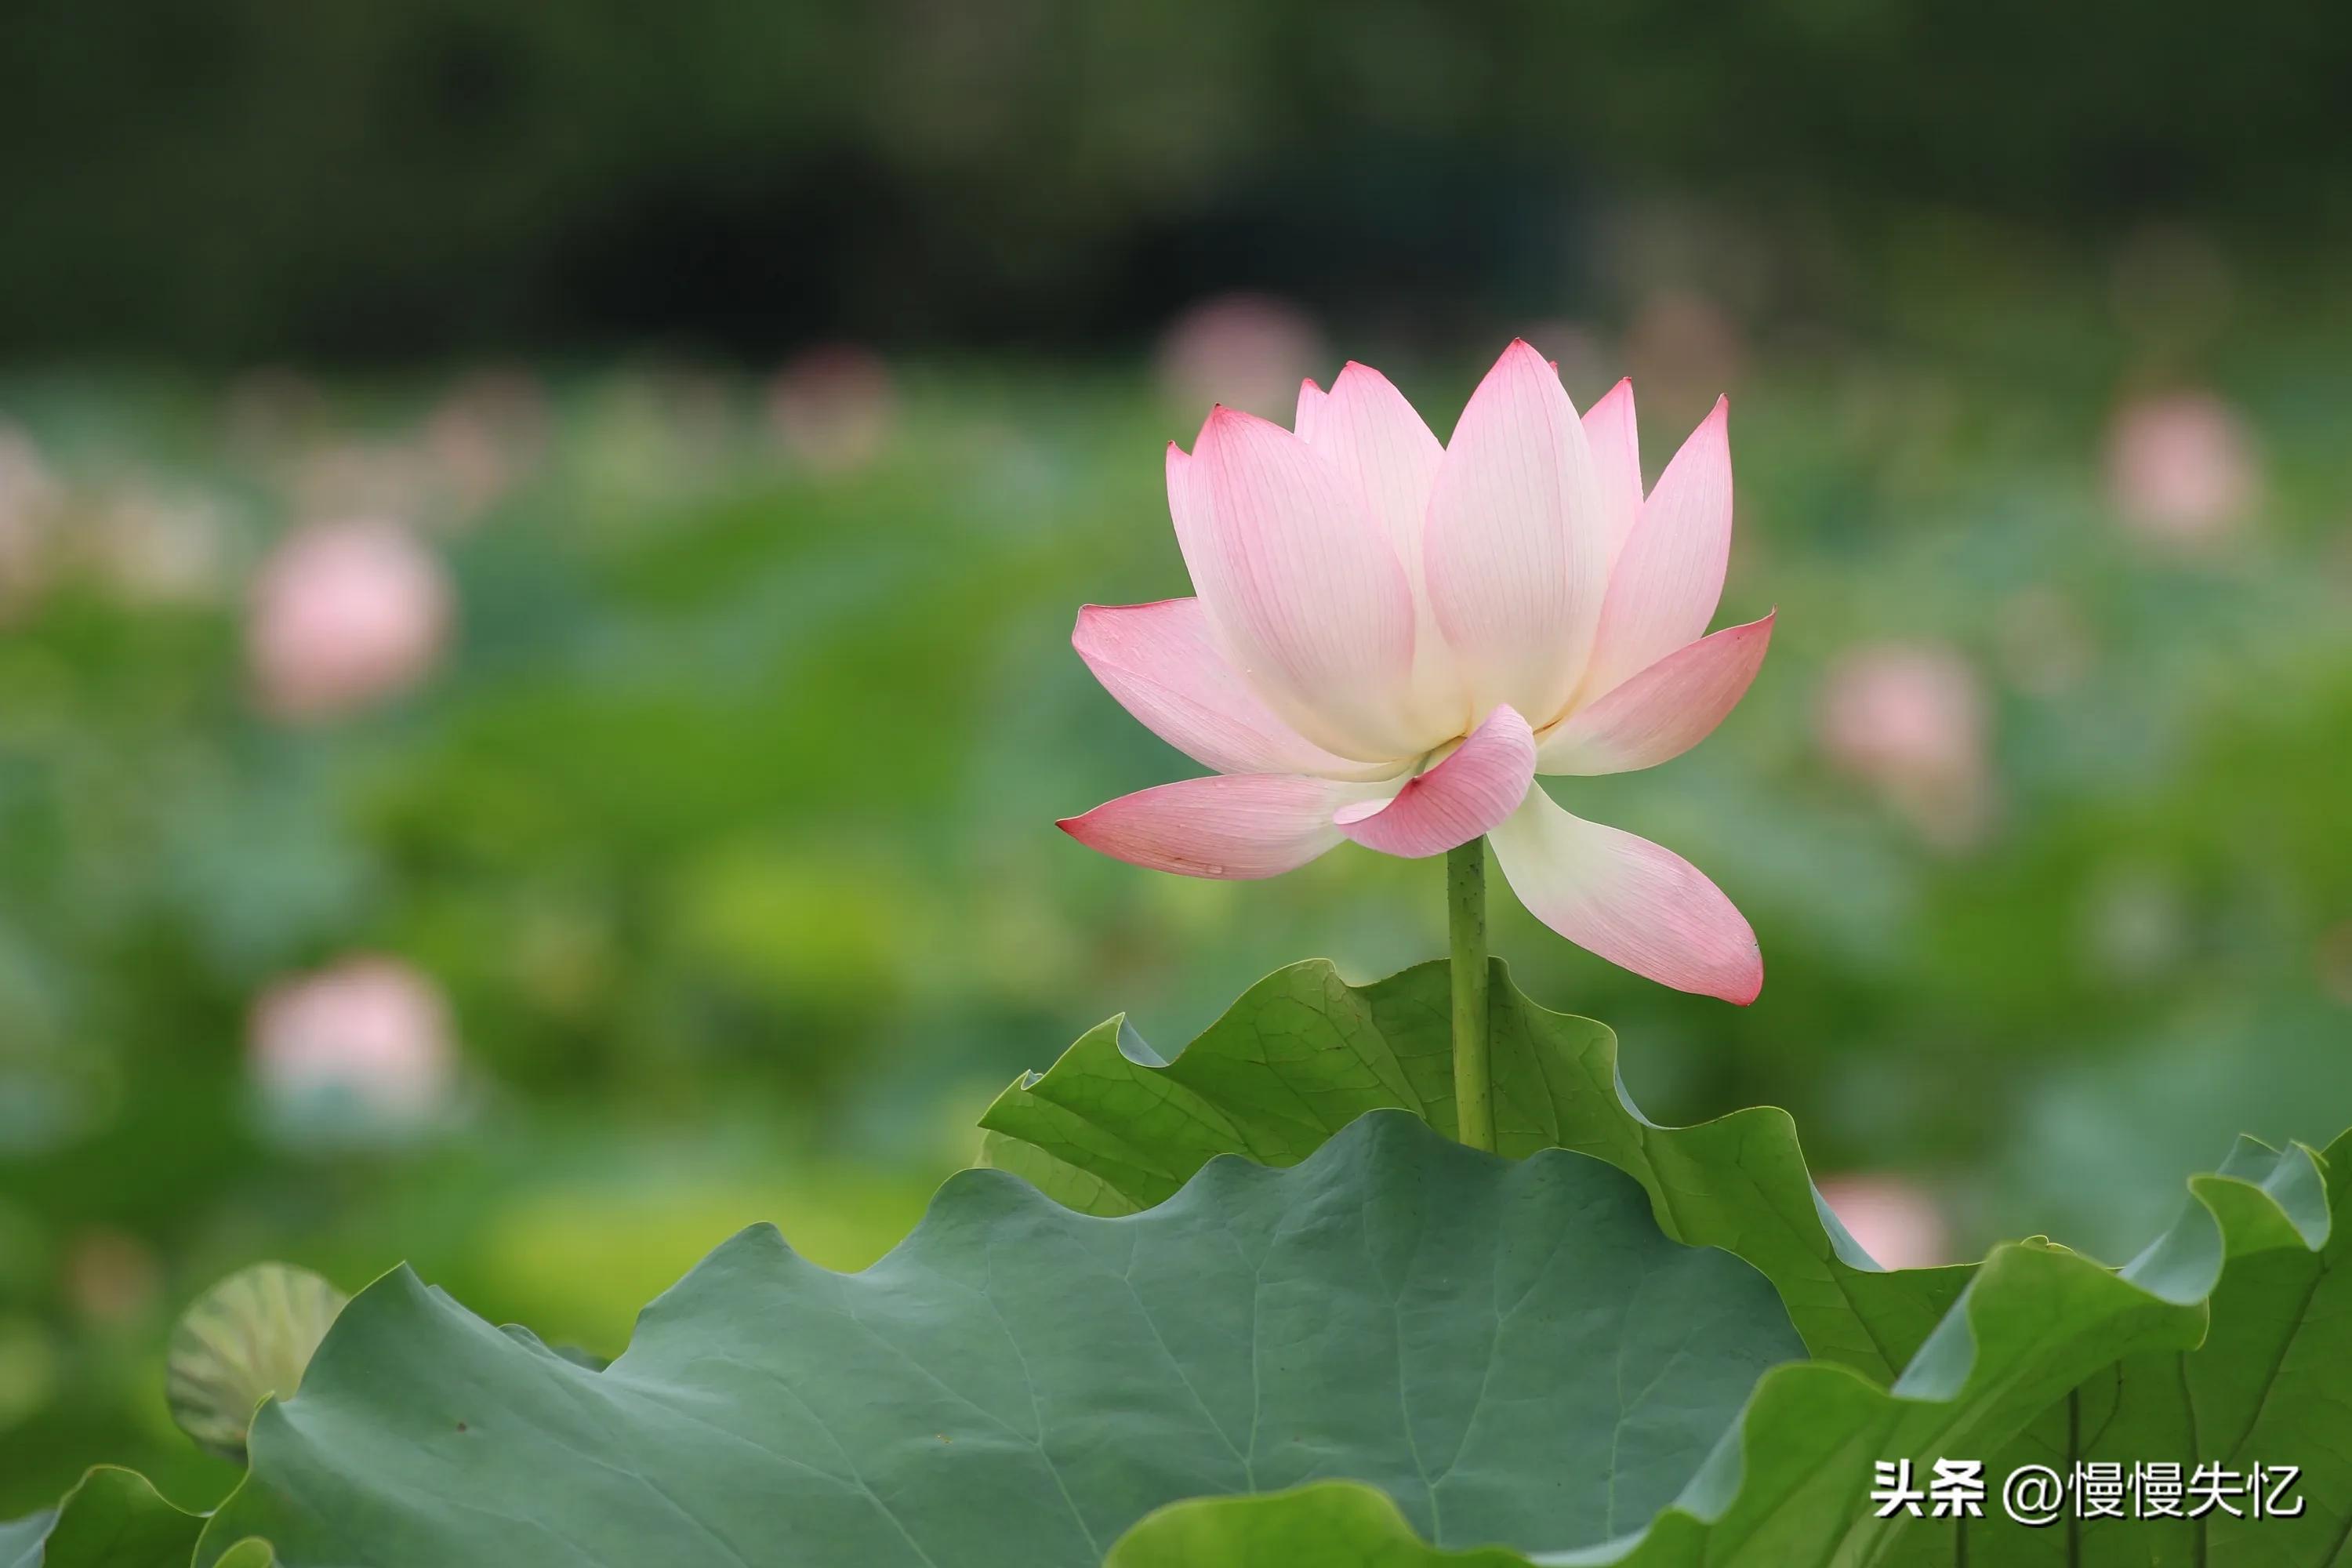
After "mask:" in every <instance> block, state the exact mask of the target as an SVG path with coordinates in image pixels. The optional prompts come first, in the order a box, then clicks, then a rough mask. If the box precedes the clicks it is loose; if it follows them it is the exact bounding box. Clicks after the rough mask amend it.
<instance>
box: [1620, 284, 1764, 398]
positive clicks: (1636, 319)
mask: <svg viewBox="0 0 2352 1568" xmlns="http://www.w3.org/2000/svg"><path fill="white" fill-rule="evenodd" d="M1624 353H1625V363H1626V365H1627V366H1628V367H1629V368H1630V369H1631V370H1632V372H1633V377H1634V379H1635V380H1637V381H1639V382H1640V383H1641V384H1643V386H1646V387H1650V388H1652V389H1654V391H1655V392H1656V393H1657V395H1658V397H1659V401H1660V402H1662V403H1664V405H1665V406H1667V407H1669V408H1684V407H1694V408H1695V407H1696V406H1698V405H1700V404H1702V403H1704V402H1705V401H1706V399H1708V398H1710V397H1713V396H1714V395H1716V394H1717V393H1718V392H1720V391H1721V390H1722V389H1723V388H1725V387H1727V386H1734V385H1737V384H1738V381H1739V376H1740V372H1741V370H1742V369H1743V368H1744V366H1745V365H1746V363H1747V359H1748V349H1747V343H1746V341H1745V339H1744V337H1743V336H1742V334H1741V332H1740V331H1739V324H1738V322H1737V321H1733V320H1732V319H1731V317H1730V315H1729V314H1728V313H1727V312H1726V311H1725V310H1724V309H1723V307H1722V306H1720V305H1718V304H1717V303H1716V302H1715V301H1714V300H1710V299H1708V298H1707V297H1706V295H1704V294H1701V293H1698V292H1696V290H1693V289H1657V290H1655V291H1654V292H1653V293H1651V294H1650V295H1648V296H1647V297H1646V298H1644V299H1643V300H1642V303H1641V305H1640V306H1639V308H1637V309H1636V310H1634V312H1633V321H1631V322H1630V323H1628V325H1627V326H1626V329H1625V344H1624Z"/></svg>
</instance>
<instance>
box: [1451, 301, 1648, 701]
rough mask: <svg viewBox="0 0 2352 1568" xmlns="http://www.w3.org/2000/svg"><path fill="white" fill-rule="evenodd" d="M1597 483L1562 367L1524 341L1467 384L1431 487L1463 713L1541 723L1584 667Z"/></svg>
mask: <svg viewBox="0 0 2352 1568" xmlns="http://www.w3.org/2000/svg"><path fill="white" fill-rule="evenodd" d="M1601 510H1602V508H1601V494H1600V485H1599V481H1598V479H1596V477H1595V475H1594V472H1593V465H1592V455H1591V451H1590V450H1589V449H1588V448H1587V447H1586V444H1585V436H1584V426H1582V425H1581V424H1580V422H1579V421H1578V419H1577V417H1576V410H1575V408H1574V407H1573V406H1572V405H1570V403H1569V401H1568V394H1567V393H1566V392H1564V391H1562V390H1561V388H1560V384H1559V376H1558V375H1557V374H1554V373H1553V371H1552V369H1551V367H1550V366H1549V365H1548V364H1547V363H1545V362H1544V358H1543V356H1542V355H1541V354H1539V353H1537V352H1536V351H1535V350H1533V349H1531V348H1529V347H1528V345H1527V344H1526V343H1524V342H1515V343H1513V344H1512V345H1511V346H1510V347H1509V348H1507V349H1506V350H1504V351H1503V357H1502V358H1501V359H1499V360H1497V361H1496V363H1495V367H1494V369H1492V370H1490V371H1488V372H1487V373H1486V380H1484V381H1482V382H1480V383H1479V384H1478V390H1477V391H1476V392H1475V393H1474V394H1472V395H1471V398H1470V405H1469V406H1468V407H1467V408H1465V409H1464V410H1463V413H1462V421H1461V423H1460V424H1459V425H1457V426H1454V440H1453V442H1452V444H1451V445H1449V446H1448V447H1446V449H1445V460H1444V462H1443V463H1442V464H1441V465H1440V466H1439V468H1438V470H1437V482H1436V485H1435V487H1434V488H1433V490H1432V492H1431V495H1430V502H1429V518H1428V523H1427V538H1426V542H1425V546H1424V560H1425V563H1426V568H1427V572H1428V582H1429V599H1430V605H1431V606H1432V608H1433V609H1434V610H1435V612H1436V616H1437V625H1438V627H1439V629H1440V630H1441V631H1442V632H1443V633H1444V637H1445V640H1446V642H1447V643H1448V644H1449V645H1450V646H1451V647H1453V649H1454V656H1455V658H1456V660H1457V662H1458V663H1459V664H1460V666H1461V669H1462V675H1463V679H1464V683H1465V687H1466V688H1467V690H1466V692H1465V697H1466V699H1467V700H1466V702H1465V709H1466V710H1467V711H1466V712H1465V715H1464V718H1465V722H1466V721H1467V719H1468V717H1469V716H1470V715H1472V714H1475V713H1480V712H1484V711H1486V710H1489V709H1491V708H1493V707H1494V706H1496V704H1498V703H1508V704H1509V705H1510V706H1512V707H1514V708H1516V709H1517V710H1519V711H1520V712H1522V713H1525V714H1528V715H1529V716H1530V717H1531V718H1532V719H1533V720H1534V721H1535V722H1538V723H1549V722H1550V721H1551V720H1552V719H1553V718H1554V717H1556V716H1557V715H1558V714H1559V710H1561V709H1562V708H1563V707H1564V706H1566V704H1567V702H1568V700H1569V697H1570V694H1571V693H1572V692H1573V691H1574V690H1575V689H1576V683H1577V680H1578V678H1579V677H1580V676H1581V675H1582V674H1583V671H1584V665H1585V661H1586V658H1588V657H1589V655H1590V653H1591V647H1592V637H1593V631H1594V628H1595V626H1597V625H1598V623H1599V621H1600V616H1601V591H1602V587H1603V584H1604V581H1605V561H1606V557H1605V555H1604V553H1603V544H1602V538H1603V528H1602V523H1601Z"/></svg>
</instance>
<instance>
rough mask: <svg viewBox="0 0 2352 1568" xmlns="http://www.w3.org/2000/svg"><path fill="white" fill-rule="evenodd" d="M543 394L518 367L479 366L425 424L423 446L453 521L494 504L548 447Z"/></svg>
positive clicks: (528, 375)
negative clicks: (489, 367) (483, 369)
mask: <svg viewBox="0 0 2352 1568" xmlns="http://www.w3.org/2000/svg"><path fill="white" fill-rule="evenodd" d="M547 437H548V411H547V394H546V392H545V390H544V389H542V388H541V385H540V384H539V380H538V378H537V377H536V376H533V375H531V374H530V373H529V372H527V371H520V370H489V371H478V372H476V373H475V374H472V375H469V376H467V377H466V378H465V379H464V380H463V381H461V382H459V383H458V384H457V386H456V388H454V389H453V390H452V391H451V392H450V394H449V395H448V396H447V397H446V398H445V399H443V400H442V403H441V405H440V406H439V407H437V408H436V409H435V410H434V411H433V413H432V415H431V416H430V417H429V418H427V419H426V421H425V443H424V444H425V453H426V455H427V457H428V458H429V460H430V462H431V464H432V468H433V473H434V477H435V479H436V481H437V482H438V484H439V485H440V487H441V489H443V490H444V491H445V492H446V495H447V498H448V500H449V503H450V506H451V508H452V513H453V518H454V520H455V521H459V522H464V521H470V520H471V519H472V518H473V517H474V516H475V515H477V514H478V513H479V512H480V511H482V510H483V509H485V508H487V507H489V506H491V505H494V504H495V503H496V502H497V501H498V500H499V498H500V497H501V496H503V495H505V494H506V493H507V491H508V490H509V489H511V488H512V487H513V486H514V485H515V484H516V483H517V482H518V481H519V480H520V479H522V478H523V477H524V476H525V475H527V474H528V473H530V470H531V469H532V468H535V467H537V466H538V464H539V462H540V459H541V457H542V456H544V455H545V452H546V450H547Z"/></svg>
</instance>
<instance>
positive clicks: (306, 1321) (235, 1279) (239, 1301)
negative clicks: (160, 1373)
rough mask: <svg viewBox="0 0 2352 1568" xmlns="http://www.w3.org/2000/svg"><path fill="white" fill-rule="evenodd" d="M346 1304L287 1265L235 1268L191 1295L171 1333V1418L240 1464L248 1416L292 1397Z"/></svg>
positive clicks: (168, 1367)
mask: <svg viewBox="0 0 2352 1568" xmlns="http://www.w3.org/2000/svg"><path fill="white" fill-rule="evenodd" d="M348 1299H349V1298H347V1297H345V1296H344V1295H343V1293H342V1292H341V1291H340V1290H338V1289H335V1288H334V1287H333V1286H332V1285H330V1284H329V1283H327V1281H326V1280H324V1279H320V1277H319V1276H318V1275H316V1274H313V1273H311V1272H310V1270H309V1269H307V1268H294V1267H293V1266H292V1265H290V1264H285V1263H257V1264H255V1265H253V1266H252V1267H251V1268H241V1269H239V1270H237V1272H236V1273H235V1274H232V1275H230V1276H229V1277H228V1278H227V1279H224V1280H222V1281H221V1282H220V1283H219V1284H217V1285H215V1286H214V1287H213V1288H212V1289H209V1290H207V1291H205V1293H204V1294H203V1295H202V1296H199V1297H197V1298H196V1300H195V1301H194V1303H193V1304H192V1305H191V1306H190V1307H189V1308H188V1310H186V1311H185V1312H183V1313H181V1314H180V1321H179V1322H178V1323H177V1324H176V1325H175V1326H174V1327H173V1330H172V1346H171V1352H170V1355H169V1357H168V1359H167V1362H166V1371H165V1378H166V1382H165V1395H164V1396H165V1399H166V1400H167V1402H168V1403H169V1404H170V1405H171V1407H172V1419H173V1420H174V1421H176V1422H178V1423H179V1424H180V1429H181V1430H182V1431H184V1432H185V1433H186V1434H187V1435H188V1436H191V1437H193V1438H194V1439H195V1440H196V1442H197V1443H198V1444H199V1445H200V1446H202V1447H205V1448H207V1449H210V1450H211V1451H212V1452H214V1453H215V1454H218V1455H220V1456H221V1457H222V1458H226V1459H231V1460H235V1461H236V1462H238V1463H243V1462H244V1459H245V1432H246V1428H247V1426H249V1425H250V1424H251V1423H252V1420H253V1413H254V1411H255V1410H256V1409H257V1407H258V1406H259V1405H260V1404H261V1402H262V1401H263V1400H264V1399H267V1398H270V1397H272V1396H275V1397H278V1398H280V1399H282V1398H285V1397H286V1396H287V1395H289V1394H292V1393H293V1392H294V1390H295V1388H296V1387H297V1386H298V1385H299V1384H300V1383H301V1381H302V1369H303V1368H304V1367H305V1366H308V1365H309V1364H310V1352H313V1351H315V1350H317V1349H318V1348H319V1342H320V1339H322V1338H324V1337H325V1335H326V1332H327V1330H328V1328H329V1326H330V1325H331V1324H332V1323H333V1322H334V1321H335V1314H336V1313H338V1312H340V1311H341V1310H343V1303H344V1302H345V1301H346V1300H348Z"/></svg>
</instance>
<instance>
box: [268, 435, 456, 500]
mask: <svg viewBox="0 0 2352 1568" xmlns="http://www.w3.org/2000/svg"><path fill="white" fill-rule="evenodd" d="M288 489H289V492H290V494H291V496H292V499H293V503H294V510H295V511H296V512H297V513H298V514H299V515H301V516H304V517H416V516H419V515H421V514H422V513H424V512H425V511H426V510H429V506H430V502H431V500H432V493H433V475H432V471H431V464H430V461H429V459H428V458H426V456H425V452H424V451H423V449H422V448H420V447H413V446H409V445H404V444H403V443H400V442H396V441H357V440H335V441H330V442H328V443H326V444H324V445H322V446H317V447H309V448H306V449H305V450H303V451H302V452H301V453H300V454H299V456H298V457H297V458H295V460H294V465H293V473H292V475H291V477H290V479H289V481H288Z"/></svg>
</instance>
